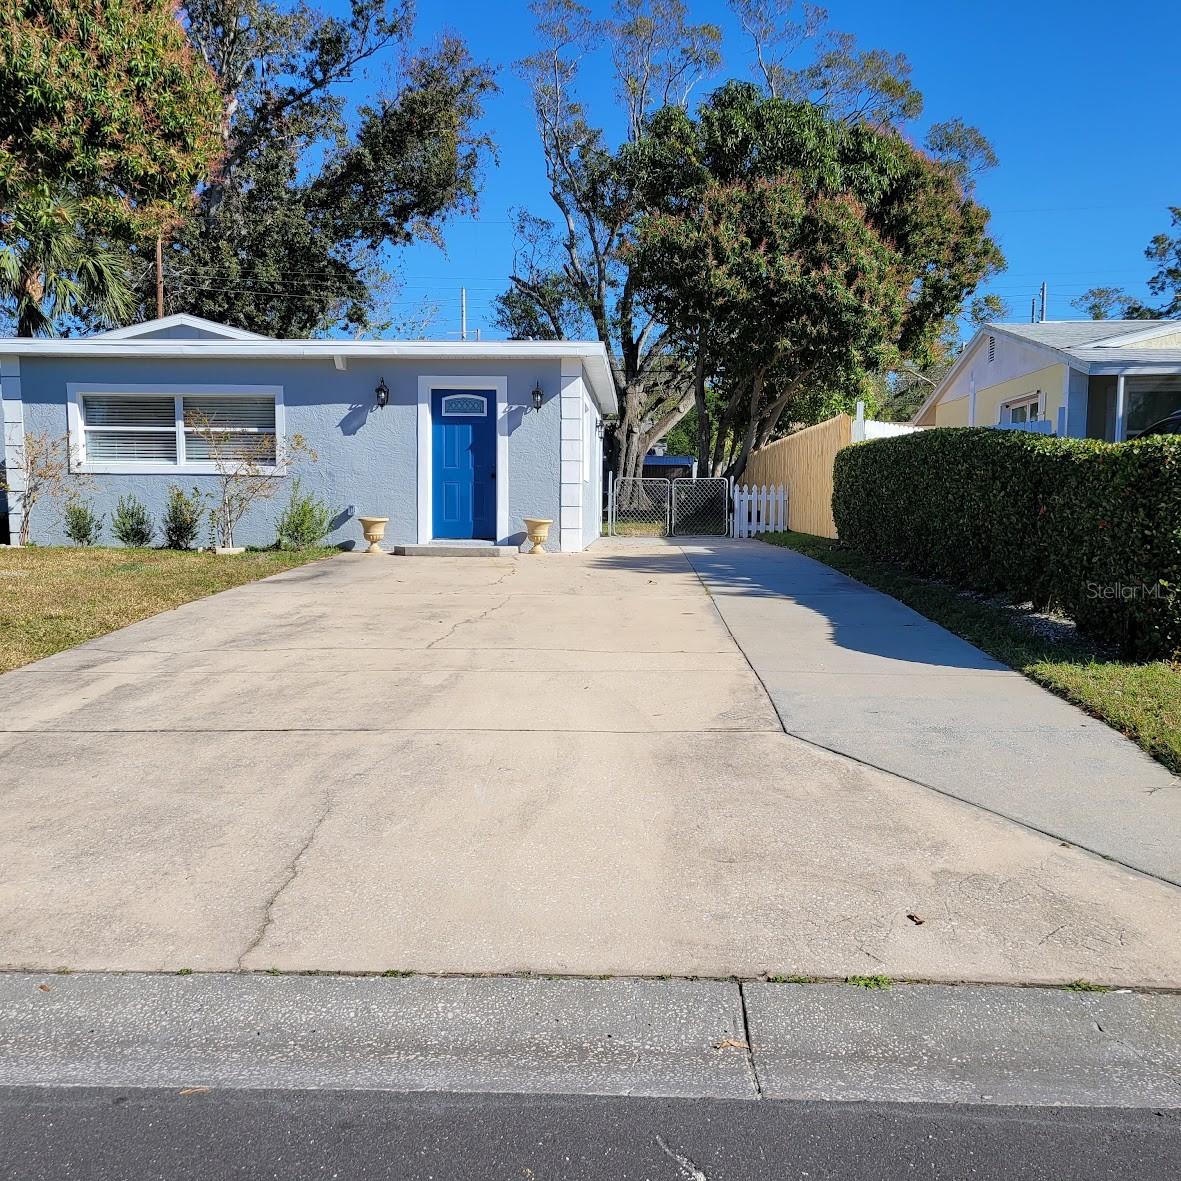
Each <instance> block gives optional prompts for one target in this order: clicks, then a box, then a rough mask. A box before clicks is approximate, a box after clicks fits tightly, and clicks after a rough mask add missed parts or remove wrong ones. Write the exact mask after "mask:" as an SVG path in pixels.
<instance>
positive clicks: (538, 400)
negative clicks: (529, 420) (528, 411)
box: [533, 382, 545, 410]
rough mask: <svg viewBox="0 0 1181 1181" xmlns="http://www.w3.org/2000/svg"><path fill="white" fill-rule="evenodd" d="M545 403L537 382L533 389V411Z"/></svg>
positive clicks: (543, 393)
mask: <svg viewBox="0 0 1181 1181" xmlns="http://www.w3.org/2000/svg"><path fill="white" fill-rule="evenodd" d="M544 401H545V391H544V390H543V389H542V388H541V382H538V383H537V384H536V385H534V387H533V409H534V410H540V409H541V404H542V402H544Z"/></svg>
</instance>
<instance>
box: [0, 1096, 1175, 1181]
mask: <svg viewBox="0 0 1181 1181" xmlns="http://www.w3.org/2000/svg"><path fill="white" fill-rule="evenodd" d="M1179 1159H1181V1112H1178V1111H1175V1110H1174V1111H1164V1110H1152V1109H1136V1110H1122V1109H1109V1108H1077V1107H1071V1108H1032V1107H974V1106H951V1105H932V1104H913V1103H912V1104H882V1103H859V1104H849V1103H815V1102H800V1103H789V1102H774V1101H763V1102H755V1103H752V1102H747V1101H743V1100H726V1099H656V1098H616V1097H593V1096H542V1095H456V1094H439V1093H417V1094H405V1093H388V1092H387V1093H378V1092H363V1091H244V1090H230V1091H201V1090H198V1091H195V1092H190V1093H187V1094H186V1093H185V1090H180V1091H178V1090H175V1089H168V1090H163V1089H158V1090H157V1089H153V1090H134V1089H131V1090H126V1089H115V1088H45V1087H12V1088H5V1089H0V1176H2V1177H3V1178H4V1179H5V1181H10V1179H11V1181H67V1179H73V1178H78V1179H84V1181H129V1179H134V1181H157V1179H159V1181H188V1179H190V1178H192V1179H193V1181H198V1179H199V1181H220V1179H222V1178H227V1179H228V1178H260V1179H261V1178H277V1179H282V1181H302V1179H303V1178H308V1179H311V1178H316V1179H322V1178H364V1179H365V1181H369V1179H374V1181H376V1179H379V1178H390V1179H393V1178H397V1181H440V1179H446V1181H465V1179H469V1178H470V1179H472V1181H475V1179H477V1178H479V1179H488V1181H492V1179H498V1181H499V1179H502V1178H503V1179H505V1181H508V1179H523V1181H566V1179H568V1181H598V1179H600V1178H602V1179H603V1181H737V1179H741V1181H760V1179H762V1178H768V1179H770V1178H775V1179H776V1181H784V1179H786V1178H807V1179H808V1181H823V1179H825V1178H833V1179H834V1181H835V1179H840V1181H860V1179H862V1178H864V1179H865V1181H895V1179H899V1181H901V1179H902V1178H906V1179H907V1181H913V1179H915V1178H947V1179H948V1181H952V1179H954V1181H992V1179H996V1181H1023V1179H1026V1178H1028V1179H1030V1181H1033V1179H1035V1178H1036V1179H1037V1181H1046V1179H1055V1178H1063V1179H1065V1178H1070V1179H1071V1181H1090V1179H1092V1178H1093V1179H1095V1181H1099V1179H1103V1181H1109V1179H1110V1178H1135V1181H1175V1178H1176V1176H1177V1161H1178V1160H1179Z"/></svg>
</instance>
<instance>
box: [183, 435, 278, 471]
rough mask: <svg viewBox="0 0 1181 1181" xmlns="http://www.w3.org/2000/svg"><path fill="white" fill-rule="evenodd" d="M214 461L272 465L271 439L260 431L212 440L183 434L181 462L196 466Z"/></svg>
mask: <svg viewBox="0 0 1181 1181" xmlns="http://www.w3.org/2000/svg"><path fill="white" fill-rule="evenodd" d="M217 458H221V459H239V460H249V461H250V462H251V463H274V462H275V436H274V435H272V434H268V433H265V432H262V431H235V432H232V433H227V434H224V435H221V434H219V435H217V436H216V437H215V438H210V437H209V436H204V437H202V436H201V435H199V434H194V433H193V432H192V431H190V430H187V429H186V431H185V459H187V460H188V461H189V462H190V463H200V462H204V461H210V460H214V459H217Z"/></svg>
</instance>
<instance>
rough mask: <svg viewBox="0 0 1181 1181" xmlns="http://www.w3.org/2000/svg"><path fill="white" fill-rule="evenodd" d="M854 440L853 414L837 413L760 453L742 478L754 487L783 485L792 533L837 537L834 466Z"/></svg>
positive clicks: (755, 454)
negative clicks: (833, 510) (833, 492)
mask: <svg viewBox="0 0 1181 1181" xmlns="http://www.w3.org/2000/svg"><path fill="white" fill-rule="evenodd" d="M852 442H853V419H852V418H851V417H850V416H849V415H848V414H838V415H837V416H836V417H835V418H830V419H829V420H828V421H827V422H821V423H818V424H817V425H816V426H810V427H805V428H804V430H802V431H796V433H795V434H794V435H788V436H787V438H786V439H779V440H777V441H776V442H774V443H770V444H768V445H767V446H766V447H764V448H763V449H762V450H761V451H756V452H755V453H754V454H753V455H752V456H751V457H750V459H749V461H748V462H747V465H746V471H745V472H743V473H742V477H743V479H744V480H746V481H747V483H748V484H749V485H759V486H762V485H766V486H770V487H777V486H780V485H782V486H783V487H784V488H786V489H787V492H788V496H787V526H786V527H787V528H788V529H793V530H795V531H796V532H798V533H815V534H816V535H817V536H819V537H836V535H837V527H836V523H835V522H834V521H833V519H832V464H833V460H834V459H835V458H836V454H837V452H838V451H839V450H840V449H841V448H842V447H847V446H848V445H849V444H850V443H852ZM781 528H782V526H781ZM736 536H737V535H736Z"/></svg>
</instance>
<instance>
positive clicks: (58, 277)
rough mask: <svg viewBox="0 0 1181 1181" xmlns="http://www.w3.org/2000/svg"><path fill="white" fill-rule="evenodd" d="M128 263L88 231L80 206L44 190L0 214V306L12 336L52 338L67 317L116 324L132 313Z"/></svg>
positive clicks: (125, 257)
mask: <svg viewBox="0 0 1181 1181" xmlns="http://www.w3.org/2000/svg"><path fill="white" fill-rule="evenodd" d="M128 262H129V257H128V255H127V253H126V252H125V251H123V250H122V249H120V248H118V247H113V246H110V245H107V244H105V243H103V242H101V241H99V240H97V239H96V238H95V237H94V235H93V233H92V232H90V231H88V229H87V226H86V218H85V216H84V213H83V209H82V206H81V205H80V204H79V202H77V201H76V200H74V199H73V198H72V197H55V196H53V195H52V194H51V193H50V192H49V191H48V190H47V189H41V190H38V191H35V192H32V193H26V194H24V195H22V196H21V198H20V199H19V200H17V201H16V202H15V203H14V204H13V206H12V207H11V211H10V212H9V213H8V214H7V215H0V301H3V302H4V303H6V304H8V305H9V307H10V311H11V312H12V314H13V317H14V319H15V321H16V335H17V336H55V335H57V321H58V320H59V318H60V317H62V316H64V315H68V314H70V313H71V312H74V313H81V314H85V315H87V316H88V317H92V318H94V319H96V320H100V321H104V322H107V323H113V324H118V323H121V322H123V321H124V320H126V319H127V318H128V317H129V316H130V315H131V313H132V311H133V310H134V308H135V299H134V296H133V294H132V290H131V286H130V284H129V283H128V279H127V265H128Z"/></svg>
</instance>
